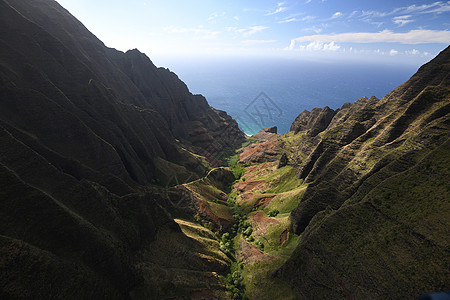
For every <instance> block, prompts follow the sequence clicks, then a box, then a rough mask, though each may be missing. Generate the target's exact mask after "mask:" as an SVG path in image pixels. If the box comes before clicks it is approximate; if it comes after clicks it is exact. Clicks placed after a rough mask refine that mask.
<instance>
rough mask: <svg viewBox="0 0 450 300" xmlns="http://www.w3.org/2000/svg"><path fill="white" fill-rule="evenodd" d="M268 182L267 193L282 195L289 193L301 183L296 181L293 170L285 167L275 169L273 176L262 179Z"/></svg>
mask: <svg viewBox="0 0 450 300" xmlns="http://www.w3.org/2000/svg"><path fill="white" fill-rule="evenodd" d="M264 180H265V181H266V182H269V186H270V188H269V189H268V190H267V191H266V192H267V193H277V194H278V193H283V192H288V191H291V190H293V189H295V188H297V187H299V186H300V185H301V184H302V183H303V180H302V179H298V178H297V176H295V169H294V168H293V167H291V166H285V167H283V168H280V169H277V170H276V171H275V172H274V173H273V174H271V175H270V176H268V177H266V178H265V179H264Z"/></svg>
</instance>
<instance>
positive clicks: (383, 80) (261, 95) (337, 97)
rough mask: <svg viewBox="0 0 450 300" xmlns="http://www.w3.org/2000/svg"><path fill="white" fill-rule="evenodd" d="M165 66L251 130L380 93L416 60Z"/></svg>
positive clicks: (285, 125)
mask: <svg viewBox="0 0 450 300" xmlns="http://www.w3.org/2000/svg"><path fill="white" fill-rule="evenodd" d="M168 67H169V68H170V69H171V70H172V71H174V72H175V73H176V74H177V75H178V76H179V77H180V79H181V80H183V81H184V82H185V83H186V84H187V86H188V87H189V90H190V91H191V92H192V93H194V94H202V95H204V96H205V97H206V98H207V100H208V102H209V104H210V105H211V106H213V107H215V108H217V109H221V110H225V111H226V112H227V113H228V114H230V115H231V116H232V117H233V118H235V119H236V120H237V121H238V123H239V126H240V128H241V129H242V130H243V131H244V132H245V133H246V134H249V135H252V134H255V133H257V132H258V131H259V130H260V129H262V128H264V127H269V126H277V127H278V132H279V133H285V132H287V131H289V128H290V126H291V124H292V122H293V121H294V119H295V118H296V117H297V116H298V115H299V114H300V113H301V112H302V111H304V110H305V109H307V110H311V109H313V108H315V107H324V106H329V107H330V108H333V109H336V108H339V107H341V106H342V104H344V103H345V102H354V101H356V100H358V99H359V98H361V97H364V96H367V97H371V96H376V97H377V98H380V99H381V98H382V97H383V96H385V95H386V94H387V93H388V92H390V91H391V90H393V89H394V88H396V87H397V86H398V85H400V84H402V83H403V82H405V81H406V80H408V79H409V78H410V77H411V76H412V75H413V74H414V73H415V72H416V71H417V69H418V67H419V66H413V65H381V64H372V63H364V64H363V63H325V62H312V61H297V60H282V59H274V60H267V59H258V58H254V59H229V60H207V59H204V60H198V61H195V60H190V61H181V62H180V61H178V62H176V63H174V64H173V66H171V65H170V64H169V65H168Z"/></svg>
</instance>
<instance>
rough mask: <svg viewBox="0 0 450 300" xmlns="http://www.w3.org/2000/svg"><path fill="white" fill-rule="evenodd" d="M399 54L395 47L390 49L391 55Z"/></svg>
mask: <svg viewBox="0 0 450 300" xmlns="http://www.w3.org/2000/svg"><path fill="white" fill-rule="evenodd" d="M397 54H398V51H397V50H395V49H391V51H389V55H390V56H394V55H397Z"/></svg>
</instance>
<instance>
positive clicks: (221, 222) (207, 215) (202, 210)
mask: <svg viewBox="0 0 450 300" xmlns="http://www.w3.org/2000/svg"><path fill="white" fill-rule="evenodd" d="M194 199H195V200H197V207H198V208H197V211H198V214H199V215H200V216H201V217H202V218H203V219H206V220H209V221H211V222H213V223H214V224H216V225H217V226H218V227H219V228H225V229H229V228H230V227H231V226H232V225H233V223H232V222H231V221H229V220H226V219H222V218H219V217H218V216H216V215H215V214H214V213H213V212H212V211H210V210H209V209H208V207H207V206H206V205H205V204H204V203H203V202H202V201H201V200H200V199H196V198H195V197H194Z"/></svg>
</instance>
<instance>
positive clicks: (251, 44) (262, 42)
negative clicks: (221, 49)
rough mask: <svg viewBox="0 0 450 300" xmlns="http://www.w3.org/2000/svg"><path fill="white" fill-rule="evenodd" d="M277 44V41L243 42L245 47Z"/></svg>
mask: <svg viewBox="0 0 450 300" xmlns="http://www.w3.org/2000/svg"><path fill="white" fill-rule="evenodd" d="M275 42H276V40H245V41H242V44H243V45H245V46H253V45H262V44H271V43H275Z"/></svg>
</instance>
